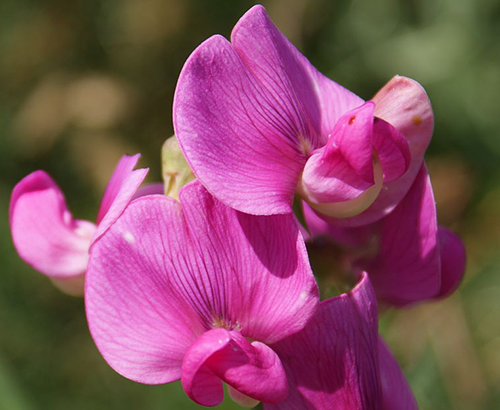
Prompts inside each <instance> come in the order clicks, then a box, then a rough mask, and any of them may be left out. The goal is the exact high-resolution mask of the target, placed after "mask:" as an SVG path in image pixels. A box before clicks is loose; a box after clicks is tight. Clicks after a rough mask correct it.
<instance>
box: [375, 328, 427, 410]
mask: <svg viewBox="0 0 500 410" xmlns="http://www.w3.org/2000/svg"><path fill="white" fill-rule="evenodd" d="M378 352H379V367H380V382H381V384H382V403H383V404H382V409H383V410H418V405H417V402H416V400H415V397H414V396H413V392H412V391H411V389H410V386H409V385H408V382H407V381H406V378H405V375H404V374H403V372H402V371H401V368H400V367H399V365H398V362H397V361H396V359H395V358H394V356H393V354H392V353H391V351H390V350H389V348H388V347H387V345H386V344H385V342H384V341H383V339H382V338H381V337H379V341H378Z"/></svg>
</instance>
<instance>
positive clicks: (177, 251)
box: [85, 195, 205, 384]
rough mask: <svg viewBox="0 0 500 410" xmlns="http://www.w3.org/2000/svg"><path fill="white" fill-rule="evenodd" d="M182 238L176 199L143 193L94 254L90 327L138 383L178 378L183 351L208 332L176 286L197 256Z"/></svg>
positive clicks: (109, 357) (110, 358)
mask: <svg viewBox="0 0 500 410" xmlns="http://www.w3.org/2000/svg"><path fill="white" fill-rule="evenodd" d="M185 236H186V235H185V226H184V220H183V215H182V209H181V206H180V204H179V203H178V202H176V201H175V200H173V199H171V198H168V197H166V196H163V195H162V196H160V195H152V196H144V197H141V198H139V199H136V200H135V201H134V202H132V203H131V204H130V205H129V206H128V207H127V208H126V209H125V211H124V212H123V213H122V215H121V216H120V217H119V218H118V220H117V221H116V222H115V223H114V224H113V225H112V226H111V227H110V228H109V230H108V231H107V232H106V234H105V235H103V236H102V238H101V239H100V240H99V241H97V242H96V243H95V244H94V246H93V247H92V249H91V252H90V259H89V266H88V271H87V278H86V284H85V286H86V288H85V304H86V310H87V319H88V323H89V328H90V332H91V334H92V336H93V338H94V341H95V343H96V345H97V347H98V349H99V351H100V352H101V354H102V355H103V356H104V358H105V359H106V361H107V362H108V363H109V365H110V366H111V367H112V368H113V369H115V370H116V371H117V372H118V373H120V374H121V375H123V376H125V377H127V378H129V379H132V380H134V381H137V382H140V383H147V384H160V383H168V382H171V381H174V380H177V379H179V378H180V376H181V364H182V359H183V357H184V353H185V351H186V349H187V348H188V347H189V346H190V345H191V344H192V343H193V342H194V341H195V340H196V338H197V337H198V335H199V334H201V333H202V332H203V331H204V330H205V329H204V327H203V324H202V322H201V320H200V319H199V317H198V316H197V314H196V312H195V311H194V310H193V308H192V307H191V306H190V305H189V303H188V301H186V300H185V299H184V297H183V295H182V294H180V292H181V291H180V290H179V287H180V286H182V284H179V283H178V272H177V271H182V270H183V269H189V266H190V265H191V264H190V261H189V260H190V258H191V257H192V256H191V253H192V252H191V250H190V249H189V244H188V243H187V240H186V237H185ZM195 266H196V265H194V267H193V269H196V268H195Z"/></svg>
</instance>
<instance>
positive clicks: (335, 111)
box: [231, 5, 363, 148]
mask: <svg viewBox="0 0 500 410" xmlns="http://www.w3.org/2000/svg"><path fill="white" fill-rule="evenodd" d="M231 39H232V42H233V44H234V46H235V48H236V49H237V51H238V53H239V54H240V55H241V56H242V59H243V60H244V61H245V64H247V65H248V67H250V69H251V71H252V72H253V73H255V76H256V77H257V78H258V79H259V80H260V81H262V82H263V84H264V85H265V87H266V88H267V89H268V90H270V91H271V92H272V93H273V94H274V98H276V99H277V100H278V101H280V103H281V104H282V105H288V104H290V103H293V104H295V105H296V108H295V112H292V114H293V115H294V116H295V120H296V121H297V122H299V123H303V124H304V123H305V124H304V126H303V127H304V128H305V131H308V130H310V129H313V130H315V131H316V132H317V133H318V135H317V136H316V137H314V136H310V135H308V133H305V134H302V136H303V137H306V138H307V137H311V142H314V144H313V146H312V148H315V146H316V143H317V142H321V143H322V144H324V143H326V141H327V139H328V136H329V134H330V133H331V132H332V130H333V128H334V126H335V124H336V123H337V121H338V120H339V118H340V117H341V116H342V115H343V114H344V113H345V112H347V111H349V110H351V109H353V108H355V107H359V106H360V105H362V104H363V100H362V99H361V98H359V97H358V96H356V95H355V94H353V93H352V92H350V91H349V90H347V89H345V88H344V87H342V86H340V85H339V84H337V83H335V82H334V81H332V80H330V79H329V78H326V77H325V76H324V75H322V74H321V73H320V72H319V71H318V70H316V68H315V67H313V66H312V65H311V63H310V62H309V61H308V60H307V58H305V57H304V56H303V55H302V54H301V53H300V52H299V51H298V50H297V49H296V48H295V47H294V46H293V45H292V44H291V43H290V42H289V41H288V39H287V38H286V37H285V36H284V35H283V34H282V33H281V32H280V31H279V30H278V29H277V28H276V26H275V25H274V24H273V22H272V21H271V20H270V19H269V16H268V15H267V13H266V10H265V8H264V7H262V6H260V5H257V6H254V7H252V8H251V9H250V10H249V11H248V12H247V13H246V14H245V15H244V16H243V17H242V18H241V19H240V21H239V22H238V24H236V26H235V27H234V30H233V32H232V35H231ZM290 100H293V101H290ZM297 114H301V116H300V117H296V115H297ZM319 116H320V117H319ZM318 122H320V123H321V124H320V129H319V130H318ZM318 131H319V132H318Z"/></svg>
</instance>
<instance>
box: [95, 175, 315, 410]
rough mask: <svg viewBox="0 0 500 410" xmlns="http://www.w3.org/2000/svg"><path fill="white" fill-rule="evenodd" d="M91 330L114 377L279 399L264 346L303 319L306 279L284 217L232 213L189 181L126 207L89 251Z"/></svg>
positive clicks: (311, 305) (309, 286) (301, 251)
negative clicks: (170, 193)
mask: <svg viewBox="0 0 500 410" xmlns="http://www.w3.org/2000/svg"><path fill="white" fill-rule="evenodd" d="M85 301H86V309H87V318H88V323H89V327H90V331H91V333H92V336H93V338H94V340H95V342H96V344H97V347H98V348H99V350H100V352H101V353H102V355H103V356H104V358H105V359H106V361H107V362H108V363H109V364H110V366H111V367H113V369H115V370H116V371H117V372H118V373H120V374H121V375H123V376H125V377H127V378H129V379H132V380H135V381H137V382H141V383H147V384H160V383H169V382H172V381H175V380H178V379H181V381H182V385H183V387H184V390H185V391H186V393H187V395H188V396H189V397H190V398H191V399H192V400H194V401H195V402H197V403H199V404H202V405H206V406H213V405H216V404H218V403H220V402H221V401H222V399H223V389H222V382H226V383H227V384H228V385H229V386H231V391H232V394H233V397H235V398H236V400H238V401H239V402H243V401H247V402H248V400H250V399H252V400H250V401H255V400H257V401H263V402H266V403H277V402H279V401H282V400H283V399H285V398H286V397H287V395H288V382H287V378H286V375H285V371H284V369H283V364H282V361H281V360H280V358H279V357H278V356H277V355H276V352H274V351H273V349H272V348H271V347H270V346H272V345H273V344H274V343H276V342H278V341H279V340H282V339H284V338H286V337H287V336H290V335H291V334H293V333H296V332H298V331H300V330H301V329H302V328H303V327H304V326H305V325H306V323H307V322H308V320H309V319H310V318H311V316H312V315H313V314H314V312H315V310H316V308H317V304H318V295H317V286H316V282H315V280H314V277H313V275H312V272H311V269H310V266H309V262H308V256H307V253H306V248H305V244H304V241H303V239H302V236H301V234H300V232H299V228H298V225H297V223H296V221H295V219H294V218H293V216H292V215H276V216H267V217H256V216H251V215H247V214H243V213H240V212H237V211H234V210H233V209H231V208H228V207H227V206H225V205H223V204H222V203H221V202H219V201H217V200H216V199H215V198H213V197H212V196H211V195H210V194H209V193H208V192H207V191H206V190H205V189H204V188H203V187H202V186H201V185H200V184H199V182H197V181H194V182H192V183H190V184H189V185H186V186H185V187H184V188H183V189H181V191H180V203H179V202H177V201H175V200H174V199H172V198H169V197H166V196H164V195H152V196H147V197H142V198H139V199H137V200H135V201H134V202H132V203H131V204H130V205H129V206H128V207H127V208H126V209H125V211H124V212H123V214H122V215H121V217H120V218H119V219H118V220H117V221H116V222H115V223H114V224H113V225H112V226H111V227H110V228H109V230H108V231H107V232H106V234H105V235H103V236H102V238H101V239H100V240H99V241H98V242H97V243H95V244H94V246H93V247H92V249H91V252H90V260H89V267H88V272H87V279H86V290H85Z"/></svg>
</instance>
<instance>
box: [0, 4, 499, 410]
mask: <svg viewBox="0 0 500 410" xmlns="http://www.w3.org/2000/svg"><path fill="white" fill-rule="evenodd" d="M252 4H253V2H249V1H243V0H233V1H231V2H229V1H223V0H212V1H203V0H189V1H188V0H184V1H182V2H181V1H176V0H102V1H97V0H69V1H68V0H67V1H63V0H2V2H0V52H1V55H2V58H1V60H0V90H1V92H0V198H1V202H0V232H1V235H0V252H1V255H2V259H3V263H2V268H1V283H0V408H2V409H23V410H28V409H66V408H71V409H89V408H92V409H114V408H117V409H118V408H148V409H188V408H199V406H196V405H194V404H192V403H191V402H190V400H189V399H187V397H185V395H184V393H183V392H182V388H181V387H180V385H179V383H174V384H171V385H167V386H142V385H139V384H136V383H133V382H131V381H128V380H126V379H124V378H122V377H121V376H119V375H118V374H116V373H115V372H114V371H113V370H111V369H110V368H109V367H108V366H107V364H106V363H105V362H104V360H103V359H102V358H101V356H100V355H99V353H98V351H97V349H96V348H95V346H94V344H93V342H92V339H91V337H90V335H89V333H88V330H87V327H86V321H85V313H84V309H83V301H82V300H80V299H75V298H71V297H69V296H65V295H63V294H61V293H60V292H59V291H58V290H57V289H55V288H54V287H53V286H52V285H51V283H50V281H49V280H47V279H46V278H44V277H42V276H41V275H39V274H37V273H35V272H34V271H33V270H32V269H31V268H30V267H28V266H26V265H25V264H24V263H23V262H22V261H21V260H20V259H19V258H18V256H17V255H16V253H15V250H14V248H13V246H12V243H11V239H10V234H9V229H8V200H9V195H10V192H11V190H12V187H13V186H14V185H15V184H16V183H17V182H18V181H19V180H20V179H21V178H22V177H24V176H25V175H26V174H28V173H30V172H32V171H34V170H36V169H45V170H46V171H48V172H49V173H50V174H51V175H52V176H53V177H54V178H55V180H56V181H58V183H59V184H60V186H61V187H62V189H63V190H64V192H65V193H66V196H67V199H68V202H69V205H70V208H71V209H72V210H73V213H74V215H75V216H76V217H78V218H87V219H93V218H94V217H95V214H96V211H97V206H98V202H99V198H100V195H101V193H102V191H103V189H104V186H105V184H106V182H107V179H108V177H109V175H110V174H111V171H112V169H113V167H114V165H115V163H116V162H117V160H118V158H119V157H120V156H121V155H122V154H123V153H135V152H141V153H143V160H142V162H141V164H142V165H143V166H149V167H150V168H151V172H150V180H151V181H154V180H159V179H160V171H161V169H160V165H161V164H160V150H161V145H162V143H163V141H164V140H165V139H166V138H168V137H169V136H170V135H172V123H171V114H170V113H171V106H172V96H173V92H174V89H175V84H176V79H177V76H178V74H179V72H180V70H181V67H182V64H183V62H184V61H185V60H186V58H187V57H188V55H189V54H190V53H191V51H192V50H193V49H194V48H195V47H196V46H197V45H198V44H199V43H200V42H201V41H203V40H204V39H206V38H207V37H209V36H210V35H212V34H214V33H221V34H223V35H225V36H229V34H230V31H231V28H232V26H233V25H234V23H235V22H236V21H237V19H238V18H239V17H240V16H241V15H242V14H243V13H244V12H245V11H246V10H247V9H248V8H249V7H250V6H251V5H252ZM264 4H265V5H266V6H267V8H268V11H269V13H270V15H271V17H272V18H273V20H274V21H275V23H276V24H277V25H278V27H279V28H280V29H281V30H282V31H283V32H284V33H285V34H286V35H287V36H288V37H289V38H290V39H291V41H292V42H294V43H295V44H296V45H297V46H298V47H299V48H300V49H301V50H302V51H303V52H304V54H305V55H306V56H308V58H309V59H310V60H311V61H312V62H313V64H315V65H316V66H317V67H318V68H319V69H320V70H321V71H322V72H323V73H325V74H326V75H327V76H329V77H330V78H332V79H334V80H336V81H337V82H339V83H341V84H343V85H344V86H346V87H347V88H349V89H351V90H353V91H354V92H356V93H357V94H358V95H360V96H362V97H363V98H365V99H369V98H370V96H371V95H373V94H374V93H375V92H376V91H377V89H378V88H380V87H381V86H382V85H383V84H384V83H385V82H386V81H388V80H389V78H390V77H392V76H393V75H395V74H400V75H405V76H408V77H412V78H414V79H416V80H418V81H419V82H420V83H422V84H423V85H424V87H425V88H426V89H427V91H428V93H429V95H430V97H431V100H432V102H433V105H434V109H435V114H436V129H435V135H434V139H433V142H432V144H431V147H430V149H429V153H428V156H427V159H428V164H429V167H430V170H431V175H432V178H433V182H434V186H435V194H436V200H437V203H438V211H439V216H440V221H441V223H443V224H445V225H447V226H449V227H451V228H452V229H454V230H456V231H458V232H459V233H460V234H461V235H462V236H463V238H464V239H465V242H466V245H467V249H468V254H469V262H468V271H467V275H466V278H465V280H464V283H463V285H462V287H461V289H460V291H459V292H457V293H456V294H455V295H454V296H453V297H451V298H449V299H448V300H446V301H442V302H438V303H432V304H426V305H422V306H419V307H415V308H412V309H407V310H402V311H395V310H392V311H387V312H385V314H384V315H383V317H382V319H381V329H382V332H383V334H384V335H385V336H386V338H387V340H388V342H389V343H390V344H391V346H392V347H393V349H394V351H395V353H396V355H397V356H398V358H399V359H400V362H401V363H402V365H403V367H404V369H405V371H406V373H407V375H408V378H409V380H410V382H411V384H412V387H413V389H414V390H415V393H416V395H417V397H418V400H419V403H420V407H421V409H422V410H426V409H429V410H430V409H454V410H467V409H474V410H481V409H498V408H500V388H499V386H500V321H499V317H500V316H499V315H500V255H499V252H498V244H499V243H500V212H499V210H500V186H499V184H498V181H499V178H500V167H499V166H498V165H499V163H500V136H499V135H498V134H499V132H498V130H500V116H499V115H498V110H499V108H500V76H499V74H498V73H499V72H500V42H498V38H499V36H500V3H499V2H498V1H496V0H354V1H347V0H337V1H331V0H310V1H306V0H269V1H267V2H264ZM220 408H227V409H229V408H236V406H235V405H233V404H232V403H231V402H229V401H228V402H227V403H224V404H223V405H222V406H221V407H220Z"/></svg>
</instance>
